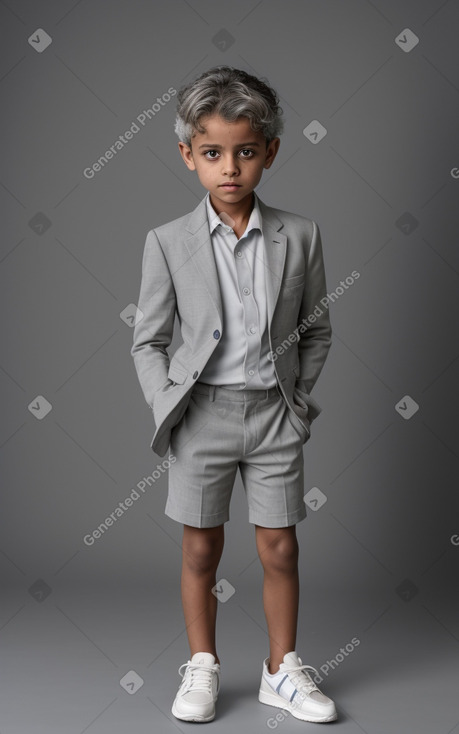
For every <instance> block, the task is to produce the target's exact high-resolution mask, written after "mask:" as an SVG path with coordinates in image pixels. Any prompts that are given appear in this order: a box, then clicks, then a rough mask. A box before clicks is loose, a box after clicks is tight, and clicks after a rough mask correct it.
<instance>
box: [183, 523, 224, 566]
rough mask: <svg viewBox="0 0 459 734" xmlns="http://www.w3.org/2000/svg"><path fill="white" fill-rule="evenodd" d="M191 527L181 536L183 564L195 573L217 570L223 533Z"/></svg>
mask: <svg viewBox="0 0 459 734" xmlns="http://www.w3.org/2000/svg"><path fill="white" fill-rule="evenodd" d="M211 530H212V531H214V532H209V531H208V530H207V529H205V530H204V529H199V528H193V530H192V531H191V532H185V533H184V537H183V544H182V549H183V564H184V565H185V566H186V567H187V569H188V570H190V571H192V572H193V573H195V574H198V575H201V574H208V573H213V572H215V571H216V570H217V566H218V564H219V561H220V558H221V554H222V550H223V533H222V532H216V531H215V529H214V528H212V529H211Z"/></svg>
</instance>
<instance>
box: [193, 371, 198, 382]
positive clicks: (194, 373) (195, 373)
mask: <svg viewBox="0 0 459 734" xmlns="http://www.w3.org/2000/svg"><path fill="white" fill-rule="evenodd" d="M198 375H199V372H198V371H196V372H193V380H195V379H196V378H197V376H198Z"/></svg>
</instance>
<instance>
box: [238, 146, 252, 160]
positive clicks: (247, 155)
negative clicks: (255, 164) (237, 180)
mask: <svg viewBox="0 0 459 734" xmlns="http://www.w3.org/2000/svg"><path fill="white" fill-rule="evenodd" d="M239 152H240V153H241V154H244V155H242V157H243V158H253V156H254V155H255V151H254V150H252V149H251V148H243V149H242V150H241V151H239Z"/></svg>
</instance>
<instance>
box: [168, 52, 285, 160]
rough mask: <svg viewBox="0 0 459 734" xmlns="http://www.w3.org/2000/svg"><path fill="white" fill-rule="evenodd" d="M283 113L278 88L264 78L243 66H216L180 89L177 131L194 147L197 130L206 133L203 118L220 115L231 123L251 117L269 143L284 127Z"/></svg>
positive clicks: (183, 139) (252, 123) (255, 126)
mask: <svg viewBox="0 0 459 734" xmlns="http://www.w3.org/2000/svg"><path fill="white" fill-rule="evenodd" d="M282 112H283V110H282V108H281V107H279V98H278V95H277V94H276V92H275V90H274V89H273V88H272V87H270V86H268V85H267V84H265V82H263V81H262V80H261V79H257V77H255V76H252V75H251V74H248V73H247V72H245V71H242V70H241V69H233V68H232V67H230V66H214V67H213V68H212V69H209V70H208V71H205V72H204V73H203V74H201V76H199V77H198V78H197V79H195V80H194V81H193V82H190V83H189V84H187V85H186V86H184V87H182V89H180V91H179V92H178V95H177V115H176V120H175V126H174V130H175V132H176V134H177V135H178V138H179V140H180V141H181V142H183V143H185V144H186V145H188V147H191V138H192V136H193V135H194V134H195V132H196V131H197V132H199V133H204V132H205V129H204V127H203V126H202V124H200V122H199V121H200V119H201V118H202V117H204V116H207V115H213V114H218V115H220V117H222V118H223V119H224V120H226V121H227V122H234V121H235V120H237V119H238V118H239V117H247V118H248V119H249V121H250V126H251V128H252V130H254V131H258V130H260V131H261V132H262V133H263V135H264V136H265V138H266V142H267V143H268V142H270V141H271V140H272V139H273V138H276V137H277V136H278V135H280V134H281V132H282V130H283V128H284V124H283V120H282V118H281V115H282Z"/></svg>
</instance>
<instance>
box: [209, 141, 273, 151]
mask: <svg viewBox="0 0 459 734" xmlns="http://www.w3.org/2000/svg"><path fill="white" fill-rule="evenodd" d="M249 145H256V146H257V147H258V148H259V147H260V143H256V142H253V143H240V144H239V145H235V146H234V147H235V148H246V147H247V146H249ZM201 148H220V149H221V148H223V145H218V144H215V145H214V144H212V143H203V144H202V145H200V146H199V148H198V150H200V149H201Z"/></svg>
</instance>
